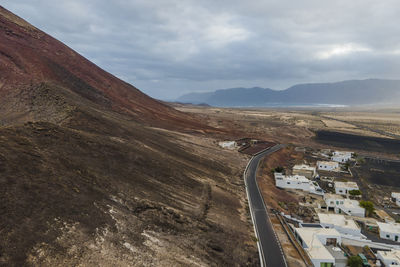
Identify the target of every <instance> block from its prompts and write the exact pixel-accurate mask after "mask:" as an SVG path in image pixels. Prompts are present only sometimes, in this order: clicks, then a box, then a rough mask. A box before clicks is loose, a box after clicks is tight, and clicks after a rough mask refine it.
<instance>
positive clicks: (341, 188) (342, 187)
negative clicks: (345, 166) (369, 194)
mask: <svg viewBox="0 0 400 267" xmlns="http://www.w3.org/2000/svg"><path fill="white" fill-rule="evenodd" d="M352 190H359V188H358V185H357V183H355V182H335V193H336V194H338V195H345V196H347V195H348V194H349V192H350V191H352Z"/></svg>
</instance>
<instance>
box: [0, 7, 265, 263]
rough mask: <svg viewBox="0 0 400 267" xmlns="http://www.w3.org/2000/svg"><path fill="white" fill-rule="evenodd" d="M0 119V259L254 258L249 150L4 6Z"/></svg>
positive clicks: (0, 11) (138, 260)
mask: <svg viewBox="0 0 400 267" xmlns="http://www.w3.org/2000/svg"><path fill="white" fill-rule="evenodd" d="M0 123H1V124H0V266H32V265H35V266H76V265H81V266H246V265H248V266H252V265H257V263H258V256H257V248H256V246H255V242H254V240H253V239H252V236H253V233H252V227H251V225H250V223H249V217H248V212H247V211H246V209H245V207H246V205H245V194H244V186H243V181H242V170H243V168H244V166H245V164H246V161H247V159H246V158H244V157H243V156H239V155H238V154H237V153H235V152H227V151H223V150H221V149H219V148H218V146H216V145H215V140H213V139H210V138H209V137H207V136H205V135H202V136H199V135H191V134H189V133H191V132H197V133H198V132H201V133H203V134H204V133H212V134H214V133H218V131H216V130H215V129H213V128H212V127H209V126H207V125H205V124H204V123H202V122H200V121H197V120H196V119H194V118H193V117H192V116H189V115H187V114H185V113H182V112H178V111H176V110H174V109H173V108H170V107H167V106H166V105H164V104H162V103H160V102H158V101H156V100H154V99H151V98H150V97H148V96H146V95H144V94H143V93H141V92H140V91H139V90H137V89H136V88H134V87H133V86H131V85H128V84H126V83H124V82H123V81H121V80H119V79H117V78H115V77H114V76H112V75H111V74H109V73H106V72H104V71H103V70H101V69H100V68H98V67H97V66H95V65H94V64H92V63H90V62H89V61H87V60H86V59H84V58H83V57H81V56H80V55H78V54H77V53H75V52H74V51H72V50H71V49H69V48H68V47H66V46H65V45H63V44H62V43H60V42H58V41H57V40H55V39H53V38H52V37H50V36H48V35H46V34H45V33H43V32H41V31H40V30H38V29H36V28H35V27H33V26H31V25H29V24H28V23H27V22H25V21H23V20H21V19H20V18H18V17H16V16H15V15H13V14H11V13H10V12H8V11H7V10H5V9H3V8H0ZM175 130H179V132H177V131H175Z"/></svg>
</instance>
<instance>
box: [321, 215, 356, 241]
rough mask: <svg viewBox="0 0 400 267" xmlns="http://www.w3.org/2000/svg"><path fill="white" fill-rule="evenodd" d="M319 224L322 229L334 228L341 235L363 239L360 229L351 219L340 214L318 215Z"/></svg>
mask: <svg viewBox="0 0 400 267" xmlns="http://www.w3.org/2000/svg"><path fill="white" fill-rule="evenodd" d="M318 218H319V222H320V224H321V226H322V227H324V228H334V229H336V230H337V231H338V232H339V233H340V234H341V235H351V236H356V237H363V235H362V234H361V229H360V227H358V225H357V224H356V223H355V222H354V220H352V219H346V217H345V216H344V215H341V214H328V213H318Z"/></svg>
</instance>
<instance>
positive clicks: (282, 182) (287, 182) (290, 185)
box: [274, 172, 324, 196]
mask: <svg viewBox="0 0 400 267" xmlns="http://www.w3.org/2000/svg"><path fill="white" fill-rule="evenodd" d="M274 175H275V185H276V187H279V188H284V189H298V190H303V191H306V192H309V193H311V194H316V195H320V196H323V195H324V191H323V190H322V189H321V188H320V187H319V185H318V183H317V182H313V181H310V180H308V179H307V178H306V177H304V176H300V175H283V174H282V173H279V172H276V173H275V174H274Z"/></svg>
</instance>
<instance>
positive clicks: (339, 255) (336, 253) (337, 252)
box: [326, 245, 347, 260]
mask: <svg viewBox="0 0 400 267" xmlns="http://www.w3.org/2000/svg"><path fill="white" fill-rule="evenodd" d="M326 249H327V250H328V251H329V253H331V255H332V256H333V257H334V258H335V259H336V260H347V257H346V256H345V255H344V252H343V251H342V250H341V249H340V248H338V247H335V246H333V245H330V246H326Z"/></svg>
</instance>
